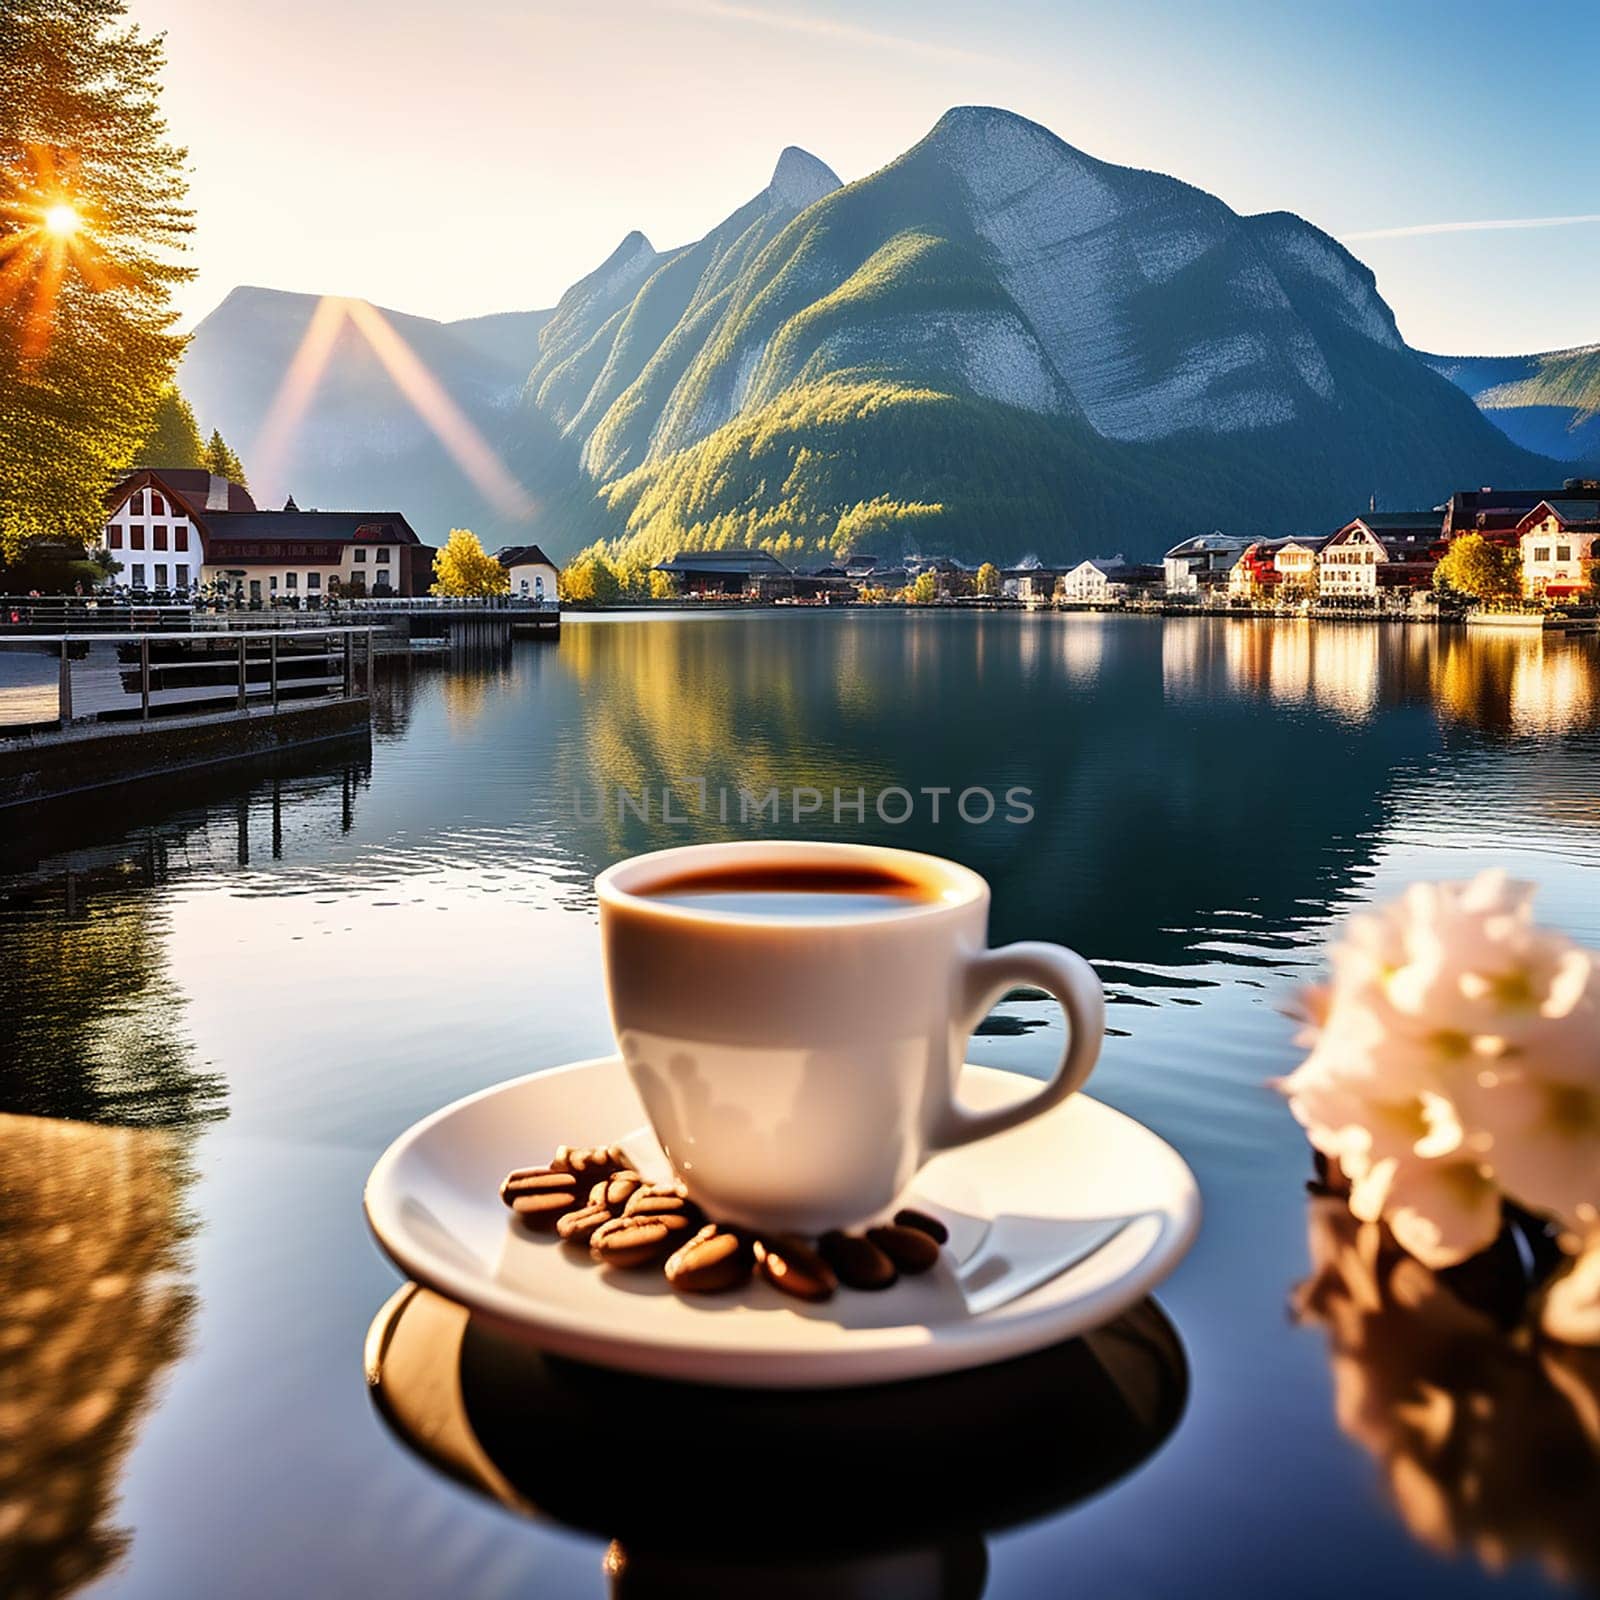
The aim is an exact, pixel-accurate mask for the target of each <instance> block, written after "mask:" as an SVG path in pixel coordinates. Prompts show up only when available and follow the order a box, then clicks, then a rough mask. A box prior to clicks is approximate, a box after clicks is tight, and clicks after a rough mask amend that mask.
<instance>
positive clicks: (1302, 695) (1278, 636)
mask: <svg viewBox="0 0 1600 1600" xmlns="http://www.w3.org/2000/svg"><path fill="white" fill-rule="evenodd" d="M1268 627H1269V628H1270V629H1271V632H1270V633H1269V634H1268V636H1267V652H1266V681H1265V682H1264V683H1263V684H1261V685H1260V687H1261V688H1264V689H1265V690H1266V692H1267V694H1268V695H1269V696H1270V697H1271V698H1272V699H1273V700H1275V701H1277V702H1278V703H1279V704H1286V705H1302V704H1304V702H1305V701H1306V700H1307V699H1308V698H1309V697H1310V694H1311V645H1312V640H1313V638H1314V629H1315V624H1313V623H1311V622H1278V621H1274V622H1270V623H1268Z"/></svg>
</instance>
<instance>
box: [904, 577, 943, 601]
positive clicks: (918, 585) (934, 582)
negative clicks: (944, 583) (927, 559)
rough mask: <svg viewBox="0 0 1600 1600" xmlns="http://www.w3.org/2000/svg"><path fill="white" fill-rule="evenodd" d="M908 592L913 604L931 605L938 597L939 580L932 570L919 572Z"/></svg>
mask: <svg viewBox="0 0 1600 1600" xmlns="http://www.w3.org/2000/svg"><path fill="white" fill-rule="evenodd" d="M909 592H910V595H911V603H912V604H913V605H918V606H931V605H932V604H933V602H934V601H935V600H937V599H938V598H939V580H938V578H937V577H935V576H934V574H933V573H932V572H919V573H918V574H917V578H916V582H915V583H913V584H912V585H911V588H910V591H909Z"/></svg>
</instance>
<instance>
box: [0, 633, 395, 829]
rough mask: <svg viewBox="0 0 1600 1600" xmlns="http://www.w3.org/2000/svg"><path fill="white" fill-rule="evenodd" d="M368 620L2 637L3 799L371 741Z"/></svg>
mask: <svg viewBox="0 0 1600 1600" xmlns="http://www.w3.org/2000/svg"><path fill="white" fill-rule="evenodd" d="M373 633H374V630H373V629H372V628H371V627H370V626H364V625H349V624H345V625H340V626H338V627H329V626H322V627H304V626H302V627H299V628H272V629H252V630H243V629H214V628H207V629H198V630H190V631H186V632H178V631H146V632H135V633H96V634H33V635H26V634H19V635H13V636H10V637H6V638H0V807H4V806H11V805H19V804H25V803H29V802H32V801H37V800H44V799H51V798H55V797H57V796H60V795H63V794H70V793H74V792H77V791H79V790H83V789H92V788H99V787H103V786H105V785H108V784H118V783H125V782H129V781H131V780H133V779H137V778H143V777H153V776H157V775H160V774H165V773H169V772H172V771H174V770H177V769H180V768H184V767H191V766H200V765H210V764H212V763H215V762H220V761H228V760H236V759H241V758H244V757H251V756H257V755H261V754H263V753H265V752H270V751H272V750H275V749H281V748H285V747H287V746H290V745H296V744H305V743H310V742H314V741H318V740H322V739H329V738H337V737H349V736H350V735H352V734H356V735H359V736H361V737H366V735H367V731H368V724H369V719H370V706H371V701H370V693H371V677H372V660H373Z"/></svg>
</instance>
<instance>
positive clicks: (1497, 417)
mask: <svg viewBox="0 0 1600 1600" xmlns="http://www.w3.org/2000/svg"><path fill="white" fill-rule="evenodd" d="M1423 360H1424V361H1426V362H1427V363H1428V364H1429V365H1430V366H1431V367H1432V368H1433V369H1434V371H1436V372H1438V373H1441V374H1442V375H1443V376H1444V377H1446V378H1448V379H1449V380H1450V381H1451V382H1452V383H1453V384H1455V385H1456V386H1457V388H1459V389H1462V390H1464V391H1465V392H1466V393H1467V394H1469V395H1471V396H1472V398H1473V399H1474V400H1475V401H1476V402H1477V404H1478V409H1479V410H1480V411H1482V412H1483V414H1484V415H1485V416H1486V417H1488V419H1489V420H1490V421H1491V422H1492V423H1494V425H1495V426H1496V427H1497V428H1499V429H1500V431H1501V432H1502V433H1504V434H1505V435H1506V437H1507V438H1508V439H1511V440H1513V441H1514V442H1515V443H1517V444H1519V445H1521V446H1522V447H1523V448H1524V449H1526V450H1539V451H1542V452H1543V453H1544V454H1545V455H1547V456H1554V457H1555V458H1556V459H1557V460H1558V461H1570V462H1573V463H1575V464H1577V465H1579V466H1587V467H1590V468H1600V344H1589V345H1580V346H1579V347H1578V348H1577V349H1574V350H1547V351H1546V352H1545V353H1544V354H1543V355H1535V356H1424V357H1423Z"/></svg>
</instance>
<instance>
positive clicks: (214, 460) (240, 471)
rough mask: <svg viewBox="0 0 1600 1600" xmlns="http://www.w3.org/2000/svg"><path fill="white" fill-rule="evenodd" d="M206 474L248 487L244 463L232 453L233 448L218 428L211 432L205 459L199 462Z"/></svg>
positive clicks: (248, 481) (248, 482)
mask: <svg viewBox="0 0 1600 1600" xmlns="http://www.w3.org/2000/svg"><path fill="white" fill-rule="evenodd" d="M201 465H202V466H203V467H205V469H206V471H207V472H214V473H216V475H217V476H218V477H219V478H226V479H227V480H228V481H229V482H230V483H238V484H243V485H244V487H245V488H246V489H248V488H249V487H250V480H249V479H248V478H246V477H245V475H244V463H243V462H242V461H240V459H239V458H238V456H236V455H235V454H234V452H233V447H232V446H231V445H230V444H229V443H228V441H227V440H226V439H224V438H223V437H222V430H221V429H220V428H213V429H212V430H211V438H210V439H209V440H208V441H207V443H206V450H205V459H204V461H202V462H201Z"/></svg>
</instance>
